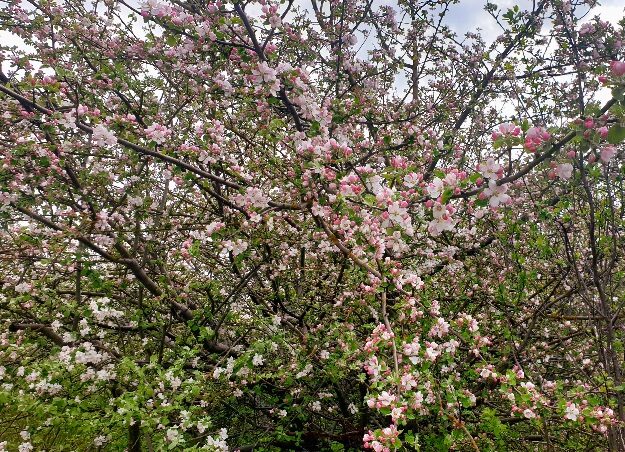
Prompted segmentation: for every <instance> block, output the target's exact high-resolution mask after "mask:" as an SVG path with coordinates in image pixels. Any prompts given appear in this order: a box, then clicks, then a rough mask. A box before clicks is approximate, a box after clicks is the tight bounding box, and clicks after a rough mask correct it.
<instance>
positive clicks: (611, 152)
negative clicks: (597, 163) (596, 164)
mask: <svg viewBox="0 0 625 452" xmlns="http://www.w3.org/2000/svg"><path fill="white" fill-rule="evenodd" d="M616 152H617V151H616V147H614V146H612V145H611V144H610V145H607V146H604V147H603V148H601V161H602V162H603V163H609V162H610V160H612V159H613V158H614V156H615V155H616Z"/></svg>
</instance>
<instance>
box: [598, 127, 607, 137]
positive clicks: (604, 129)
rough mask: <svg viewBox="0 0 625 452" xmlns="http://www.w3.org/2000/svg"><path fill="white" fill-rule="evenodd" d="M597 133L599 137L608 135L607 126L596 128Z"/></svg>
mask: <svg viewBox="0 0 625 452" xmlns="http://www.w3.org/2000/svg"><path fill="white" fill-rule="evenodd" d="M597 133H598V134H599V136H600V137H601V138H605V137H607V136H608V128H607V127H606V126H603V127H599V128H598V129H597Z"/></svg>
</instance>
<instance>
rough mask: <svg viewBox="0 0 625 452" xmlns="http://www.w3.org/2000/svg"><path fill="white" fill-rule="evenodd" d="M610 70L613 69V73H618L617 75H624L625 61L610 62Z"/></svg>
mask: <svg viewBox="0 0 625 452" xmlns="http://www.w3.org/2000/svg"><path fill="white" fill-rule="evenodd" d="M610 70H611V71H612V74H613V75H616V76H617V77H622V76H623V75H625V62H623V61H612V62H611V63H610Z"/></svg>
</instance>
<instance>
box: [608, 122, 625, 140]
mask: <svg viewBox="0 0 625 452" xmlns="http://www.w3.org/2000/svg"><path fill="white" fill-rule="evenodd" d="M623 141H625V127H623V126H621V125H620V124H614V125H613V126H612V127H610V130H609V131H608V143H610V144H619V143H622V142H623Z"/></svg>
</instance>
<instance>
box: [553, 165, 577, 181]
mask: <svg viewBox="0 0 625 452" xmlns="http://www.w3.org/2000/svg"><path fill="white" fill-rule="evenodd" d="M555 173H556V176H558V177H559V178H560V179H564V180H567V179H570V178H571V176H572V175H573V165H571V164H570V163H562V164H560V165H558V166H557V167H556V169H555Z"/></svg>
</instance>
